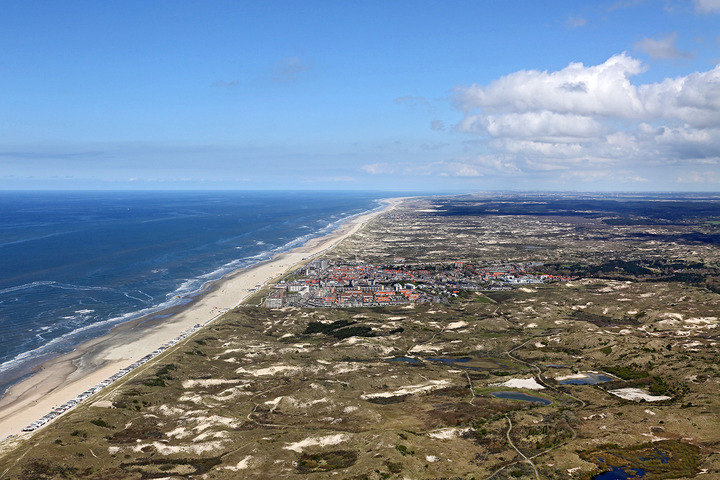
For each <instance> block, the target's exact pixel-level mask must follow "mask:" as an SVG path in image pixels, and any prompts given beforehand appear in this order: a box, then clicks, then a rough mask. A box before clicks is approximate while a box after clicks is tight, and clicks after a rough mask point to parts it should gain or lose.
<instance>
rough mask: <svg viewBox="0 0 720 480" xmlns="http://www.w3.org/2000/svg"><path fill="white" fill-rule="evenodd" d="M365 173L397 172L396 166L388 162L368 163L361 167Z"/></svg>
mask: <svg viewBox="0 0 720 480" xmlns="http://www.w3.org/2000/svg"><path fill="white" fill-rule="evenodd" d="M360 169H361V170H362V171H364V172H365V173H369V174H371V175H380V174H384V173H395V168H394V167H393V166H392V165H390V164H388V163H368V164H366V165H363V166H362V167H360Z"/></svg>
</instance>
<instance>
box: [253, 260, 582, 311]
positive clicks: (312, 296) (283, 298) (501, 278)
mask: <svg viewBox="0 0 720 480" xmlns="http://www.w3.org/2000/svg"><path fill="white" fill-rule="evenodd" d="M404 261H405V259H404V258H400V257H398V258H395V259H394V262H393V264H391V265H374V264H370V263H364V262H355V263H348V262H344V263H338V262H333V261H329V260H315V261H313V262H311V263H309V264H308V265H307V266H306V267H304V268H303V269H302V270H301V271H300V272H299V273H297V274H295V275H293V276H291V277H289V278H287V279H284V280H282V281H280V282H278V283H276V284H275V285H273V287H272V291H271V293H270V294H269V295H268V296H267V298H266V299H265V302H264V303H265V306H266V307H269V308H281V307H285V306H301V307H345V308H348V307H376V306H386V305H403V304H411V303H439V302H446V301H448V300H449V299H451V298H452V297H457V296H458V295H460V294H461V293H462V292H468V291H491V290H506V289H510V288H512V287H513V286H518V285H527V284H536V283H546V282H557V281H565V280H568V278H565V277H560V276H555V275H548V274H539V273H534V272H533V268H534V267H538V266H540V265H541V264H538V263H493V264H470V263H465V262H451V263H435V264H407V263H405V262H404Z"/></svg>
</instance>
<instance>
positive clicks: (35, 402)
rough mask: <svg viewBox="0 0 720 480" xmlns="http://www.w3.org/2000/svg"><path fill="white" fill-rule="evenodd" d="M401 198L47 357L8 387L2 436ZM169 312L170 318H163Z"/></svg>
mask: <svg viewBox="0 0 720 480" xmlns="http://www.w3.org/2000/svg"><path fill="white" fill-rule="evenodd" d="M400 201H402V198H393V199H386V200H383V202H385V203H386V206H385V208H383V209H382V210H379V211H375V212H371V213H367V214H364V215H359V216H356V217H353V218H350V219H348V220H347V221H346V222H344V223H343V224H342V225H341V226H340V227H339V228H338V229H337V230H335V231H334V232H332V233H330V234H329V235H327V236H324V237H319V238H314V239H311V240H309V241H308V242H307V243H306V244H304V245H302V246H300V247H297V248H294V249H292V250H290V251H288V252H284V253H281V254H278V255H277V256H275V257H274V258H273V259H271V260H269V261H266V262H263V263H261V264H258V265H255V266H253V267H251V268H248V269H244V270H239V271H237V272H234V273H232V274H230V275H228V276H226V277H225V278H223V279H222V280H220V281H218V282H216V283H215V284H214V285H213V286H212V287H211V288H209V289H208V291H207V292H205V293H203V294H202V295H198V296H197V298H195V299H194V300H193V301H192V302H191V303H189V304H187V305H185V306H183V307H181V308H177V307H176V308H175V309H170V310H168V311H164V312H158V313H155V314H153V315H149V316H147V317H144V318H140V319H137V320H133V321H130V322H127V323H124V324H122V325H119V326H117V327H115V328H113V330H111V331H110V332H109V333H108V334H106V335H104V336H102V337H99V338H96V339H93V340H89V341H87V342H84V343H83V344H81V345H79V346H78V347H77V348H76V349H75V350H74V351H72V352H70V353H68V354H65V355H61V356H59V357H56V358H53V359H51V360H48V361H47V362H45V363H43V364H42V365H41V367H40V368H39V370H38V371H37V372H36V373H34V374H32V375H30V376H28V377H27V378H25V379H23V380H22V381H20V382H18V383H17V384H15V385H13V386H11V387H10V388H9V389H8V390H7V392H6V393H5V395H4V396H3V397H2V399H0V439H4V438H6V437H7V436H8V435H16V434H19V433H21V430H22V429H23V428H24V427H26V426H27V425H29V424H30V423H32V422H34V421H35V420H37V419H39V418H40V417H42V416H43V415H45V414H46V413H48V412H50V411H51V410H52V409H53V408H54V407H56V406H59V405H62V404H63V403H65V402H67V401H68V400H71V399H73V398H75V397H76V396H77V395H79V394H80V393H82V392H83V391H85V390H87V389H88V388H90V387H92V386H93V385H97V384H98V383H100V382H101V381H103V380H105V379H106V378H108V377H110V376H111V375H113V374H114V373H116V372H118V371H119V370H121V369H122V368H125V367H127V366H129V365H130V364H132V363H133V362H135V361H136V360H138V359H140V358H142V357H143V356H145V355H147V354H148V353H150V352H152V351H153V350H155V349H157V348H159V347H160V346H162V345H163V344H165V343H167V342H169V341H170V340H172V339H173V338H176V337H177V336H178V335H180V333H182V332H183V331H184V330H187V329H189V328H191V327H192V326H193V325H195V324H198V323H200V324H203V323H206V322H208V321H211V320H213V319H215V318H217V317H219V316H220V315H222V313H224V312H225V311H227V310H230V309H232V308H234V307H236V306H237V305H239V304H240V303H242V302H243V301H244V300H245V299H246V298H247V297H249V296H250V295H252V293H253V292H254V290H255V289H257V288H258V287H260V286H261V285H264V284H266V283H267V282H269V281H271V280H272V279H273V278H276V277H278V276H280V275H282V274H283V273H285V272H287V271H288V270H290V269H292V268H293V267H294V266H295V265H298V264H300V263H302V262H304V261H306V260H307V259H308V258H310V257H313V256H316V255H318V254H320V253H322V252H324V251H326V250H328V249H330V248H332V247H334V246H335V245H336V244H337V243H338V242H340V241H341V240H343V239H344V238H346V237H348V236H350V235H352V234H353V233H355V232H357V231H358V230H359V229H360V228H361V227H362V226H363V225H364V224H365V223H366V222H367V221H369V220H370V219H372V218H374V217H375V216H377V215H379V214H380V213H383V212H386V211H388V210H390V209H392V208H394V207H395V205H397V204H398V203H399V202H400ZM168 313H171V315H170V316H167V317H166V316H165V315H167V314H168Z"/></svg>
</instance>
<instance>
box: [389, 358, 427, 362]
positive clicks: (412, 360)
mask: <svg viewBox="0 0 720 480" xmlns="http://www.w3.org/2000/svg"><path fill="white" fill-rule="evenodd" d="M387 361H388V362H405V363H422V362H421V361H420V360H418V359H417V358H412V357H393V358H388V359H387Z"/></svg>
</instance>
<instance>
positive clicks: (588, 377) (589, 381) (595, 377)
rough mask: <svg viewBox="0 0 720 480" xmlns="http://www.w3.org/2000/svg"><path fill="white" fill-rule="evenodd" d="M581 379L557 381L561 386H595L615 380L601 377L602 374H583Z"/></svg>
mask: <svg viewBox="0 0 720 480" xmlns="http://www.w3.org/2000/svg"><path fill="white" fill-rule="evenodd" d="M584 375H585V376H584V377H583V378H568V379H565V380H559V381H558V383H559V384H561V385H597V384H598V383H603V382H611V381H613V380H615V379H614V378H613V377H610V376H608V375H603V374H602V373H585V374H584Z"/></svg>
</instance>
